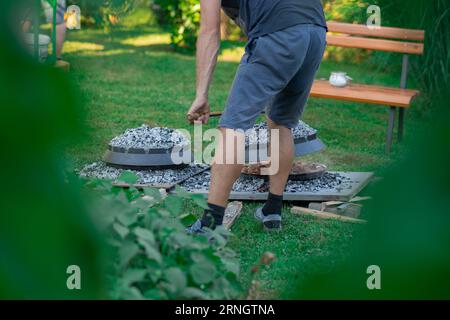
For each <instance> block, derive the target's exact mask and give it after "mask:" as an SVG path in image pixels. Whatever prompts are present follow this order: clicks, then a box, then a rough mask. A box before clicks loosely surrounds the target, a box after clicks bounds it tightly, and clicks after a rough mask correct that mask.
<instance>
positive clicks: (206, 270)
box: [189, 259, 216, 285]
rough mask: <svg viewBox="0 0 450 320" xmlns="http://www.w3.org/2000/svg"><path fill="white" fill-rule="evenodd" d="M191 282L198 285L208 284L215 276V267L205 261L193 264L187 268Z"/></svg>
mask: <svg viewBox="0 0 450 320" xmlns="http://www.w3.org/2000/svg"><path fill="white" fill-rule="evenodd" d="M189 271H190V274H191V276H192V280H194V282H195V283H197V284H198V285H202V284H208V283H210V282H211V281H212V280H214V278H215V276H216V266H215V265H214V264H213V263H211V262H210V261H208V260H207V259H205V260H204V261H203V262H202V263H195V264H193V265H192V266H191V267H190V268H189Z"/></svg>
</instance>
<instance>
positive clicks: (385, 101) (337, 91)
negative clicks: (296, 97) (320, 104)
mask: <svg viewBox="0 0 450 320" xmlns="http://www.w3.org/2000/svg"><path fill="white" fill-rule="evenodd" d="M418 94H419V91H417V90H407V89H397V88H389V87H381V86H372V85H362V84H350V85H349V86H347V87H345V88H337V87H333V86H332V85H330V83H329V82H328V81H326V80H316V81H314V85H313V87H312V90H311V97H315V98H327V99H336V100H344V101H353V102H362V103H369V104H379V105H384V106H392V107H401V108H408V107H409V106H410V105H411V102H412V100H413V99H414V97H416V96H417V95H418Z"/></svg>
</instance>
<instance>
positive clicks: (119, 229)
mask: <svg viewBox="0 0 450 320" xmlns="http://www.w3.org/2000/svg"><path fill="white" fill-rule="evenodd" d="M113 228H114V230H115V231H116V232H117V234H118V235H119V236H120V237H121V238H122V239H125V237H126V236H127V235H128V234H129V233H130V231H129V230H128V228H127V227H124V226H123V225H121V224H120V223H117V222H116V223H114V224H113Z"/></svg>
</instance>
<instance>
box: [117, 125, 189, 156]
mask: <svg viewBox="0 0 450 320" xmlns="http://www.w3.org/2000/svg"><path fill="white" fill-rule="evenodd" d="M188 143H189V140H188V139H187V137H186V136H185V135H183V134H182V133H181V132H180V131H178V130H175V129H171V128H161V127H150V126H148V125H146V124H143V125H142V126H140V127H138V128H132V129H127V130H125V132H124V133H123V134H121V135H120V136H117V137H115V138H113V139H112V140H111V141H110V143H109V145H110V146H111V147H116V148H125V149H127V150H128V149H131V148H134V149H144V150H146V151H148V150H150V149H170V148H173V147H174V146H185V145H187V144H188Z"/></svg>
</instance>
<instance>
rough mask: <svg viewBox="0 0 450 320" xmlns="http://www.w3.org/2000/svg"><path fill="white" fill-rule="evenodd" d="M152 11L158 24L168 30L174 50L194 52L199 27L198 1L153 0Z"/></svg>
mask: <svg viewBox="0 0 450 320" xmlns="http://www.w3.org/2000/svg"><path fill="white" fill-rule="evenodd" d="M153 10H154V11H155V13H156V15H157V16H158V17H159V21H160V23H162V24H164V25H166V26H167V27H168V28H169V31H170V34H171V43H172V46H173V47H174V49H175V50H177V51H180V52H188V53H189V52H193V51H195V44H196V41H197V32H198V29H199V26H200V2H199V0H154V6H153Z"/></svg>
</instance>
